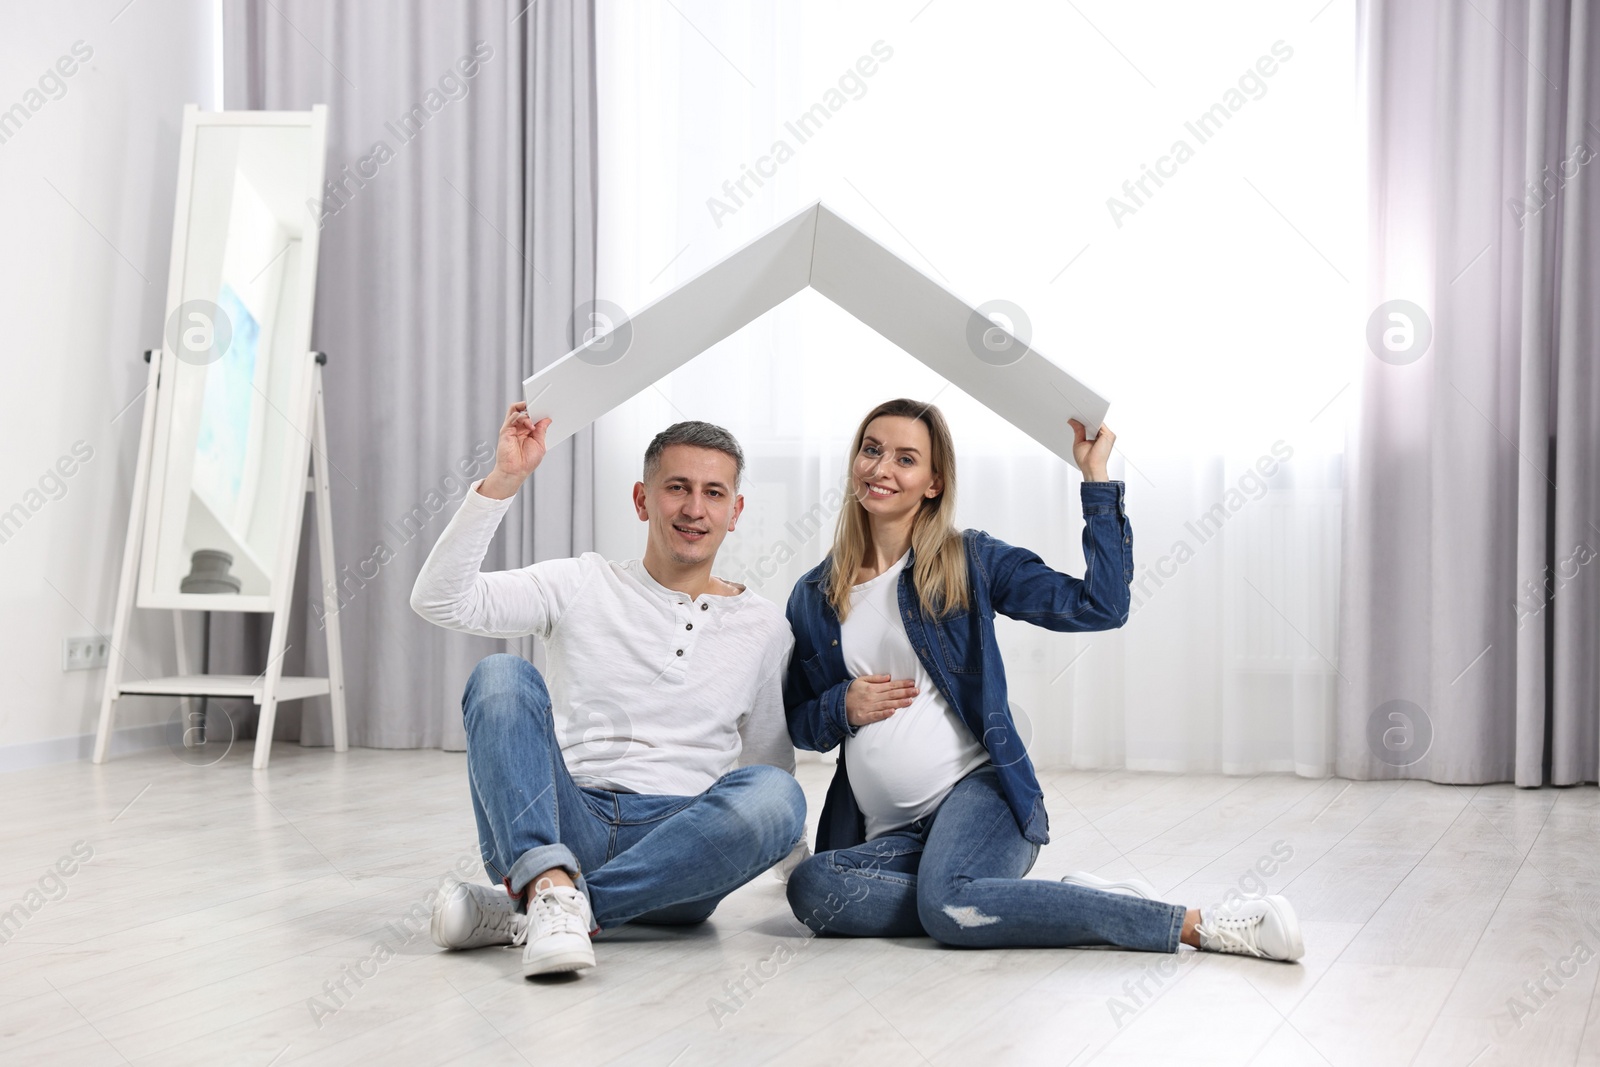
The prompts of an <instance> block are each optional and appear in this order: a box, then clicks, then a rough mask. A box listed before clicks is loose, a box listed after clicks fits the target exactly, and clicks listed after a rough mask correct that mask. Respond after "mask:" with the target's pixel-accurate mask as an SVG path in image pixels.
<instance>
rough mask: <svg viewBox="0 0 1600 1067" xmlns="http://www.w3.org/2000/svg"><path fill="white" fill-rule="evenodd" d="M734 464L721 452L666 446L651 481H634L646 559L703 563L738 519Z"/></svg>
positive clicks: (740, 505)
mask: <svg viewBox="0 0 1600 1067" xmlns="http://www.w3.org/2000/svg"><path fill="white" fill-rule="evenodd" d="M737 474H738V465H737V464H735V463H734V460H733V457H732V456H730V455H728V454H727V453H726V452H719V451H717V450H716V449H714V448H697V447H695V446H694V445H668V446H667V447H666V448H665V449H663V450H662V452H661V461H660V465H659V466H658V467H657V469H656V472H655V477H654V478H653V479H652V480H651V482H649V483H646V482H635V483H634V486H633V504H634V509H635V510H636V511H637V512H638V514H639V518H640V519H643V520H644V521H646V522H648V523H649V524H650V535H649V547H648V549H647V550H646V553H645V555H646V557H647V560H649V559H660V560H662V561H671V562H672V563H674V564H677V565H679V566H688V567H693V566H696V565H699V564H706V565H709V564H710V563H711V562H712V560H714V559H715V558H716V555H717V549H718V548H719V547H720V546H721V545H722V539H723V538H724V537H726V536H727V535H728V534H729V533H730V532H731V531H732V530H733V527H734V523H736V522H738V520H739V513H740V512H742V511H743V510H744V497H742V496H739V495H738V494H737V493H735V492H734V491H733V483H734V478H735V477H736V476H737Z"/></svg>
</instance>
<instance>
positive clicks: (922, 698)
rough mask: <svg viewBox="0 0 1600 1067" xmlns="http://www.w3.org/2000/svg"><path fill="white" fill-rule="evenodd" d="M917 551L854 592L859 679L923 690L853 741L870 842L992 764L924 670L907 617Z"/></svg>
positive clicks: (851, 667) (847, 625) (849, 748)
mask: <svg viewBox="0 0 1600 1067" xmlns="http://www.w3.org/2000/svg"><path fill="white" fill-rule="evenodd" d="M909 555H910V550H907V552H906V554H905V555H903V556H901V557H900V558H899V560H897V561H896V562H895V563H894V564H893V565H892V566H890V567H889V569H888V570H886V571H884V572H883V573H882V574H880V575H878V576H877V577H876V578H873V579H871V580H870V581H867V582H863V583H862V584H860V585H857V586H852V587H851V589H850V615H849V617H848V618H846V619H845V620H844V622H843V623H841V624H840V627H839V646H840V648H841V649H842V650H843V652H844V666H845V670H847V671H849V672H850V675H851V676H852V677H861V676H862V675H868V674H887V675H889V676H890V677H891V678H893V679H894V680H896V681H899V680H901V679H905V678H909V679H911V680H912V681H914V682H916V684H917V690H918V692H917V696H916V697H915V699H914V700H913V701H912V703H911V704H910V706H908V707H904V708H901V709H900V710H899V711H896V712H895V713H894V714H893V715H891V716H889V717H888V718H887V719H882V720H879V721H878V722H874V723H868V724H867V725H866V726H863V727H860V728H859V729H858V730H857V731H856V735H855V736H854V737H846V738H845V742H844V745H845V766H846V768H847V769H848V772H849V775H850V791H851V792H853V793H854V794H855V797H856V805H857V806H858V807H859V808H860V809H861V812H862V814H863V815H865V816H866V817H867V837H868V838H869V839H870V838H874V837H878V836H879V835H881V834H886V833H888V832H889V831H890V830H897V829H899V828H900V827H902V826H909V825H910V824H911V823H914V822H916V821H917V820H918V819H921V818H923V817H925V816H927V815H928V814H930V813H931V812H932V811H933V810H934V809H935V808H937V807H938V806H939V804H940V803H941V802H943V800H944V798H945V796H946V795H947V794H948V793H949V792H950V790H951V788H952V787H954V786H955V784H956V783H957V782H959V781H960V780H961V779H962V778H964V777H966V775H967V774H968V773H970V772H971V771H972V770H973V769H974V768H975V767H979V766H982V765H983V764H984V763H987V762H988V760H989V753H988V752H987V751H986V750H985V749H984V747H983V746H982V745H981V744H979V743H978V740H977V738H975V737H973V736H972V731H971V730H969V729H967V724H966V723H964V722H962V721H961V717H960V716H959V715H957V714H956V712H955V709H954V708H952V707H951V706H950V702H949V701H947V700H946V699H945V698H944V694H943V693H941V692H939V690H938V688H937V687H936V686H935V685H934V684H933V679H932V678H930V677H929V676H928V672H927V671H926V670H925V669H923V666H922V661H921V660H919V659H918V658H917V653H916V650H914V649H913V648H912V647H911V640H910V639H909V638H908V637H906V626H905V622H904V621H902V620H901V618H900V600H899V589H898V587H899V581H900V572H901V571H903V570H905V566H906V559H907V557H908V556H909Z"/></svg>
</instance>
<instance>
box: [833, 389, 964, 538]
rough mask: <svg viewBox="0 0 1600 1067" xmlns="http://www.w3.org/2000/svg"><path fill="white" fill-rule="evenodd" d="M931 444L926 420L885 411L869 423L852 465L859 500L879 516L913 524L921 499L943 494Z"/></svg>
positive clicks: (869, 513)
mask: <svg viewBox="0 0 1600 1067" xmlns="http://www.w3.org/2000/svg"><path fill="white" fill-rule="evenodd" d="M931 456H932V442H931V439H930V438H929V435H928V427H927V426H926V425H924V423H923V422H922V420H921V419H912V418H907V417H905V416H903V415H880V416H878V417H877V418H875V419H873V420H872V421H871V422H869V423H868V424H867V429H866V432H865V433H864V434H863V435H862V438H861V448H860V449H859V450H858V451H857V452H856V458H855V461H854V463H852V465H851V468H850V473H851V478H852V481H853V482H854V485H853V486H852V488H853V489H854V491H855V495H856V499H857V500H859V501H861V506H862V507H863V508H865V509H866V512H867V514H868V515H869V516H871V517H872V518H874V519H884V520H888V521H890V522H908V521H910V519H911V518H912V517H913V516H914V515H915V514H916V512H917V509H918V508H920V507H921V506H922V502H923V501H924V500H927V499H932V498H933V497H936V496H938V495H939V493H940V492H941V491H942V490H943V488H944V483H943V480H942V479H941V478H940V477H939V476H938V475H936V474H935V473H934V472H933V461H932V458H931Z"/></svg>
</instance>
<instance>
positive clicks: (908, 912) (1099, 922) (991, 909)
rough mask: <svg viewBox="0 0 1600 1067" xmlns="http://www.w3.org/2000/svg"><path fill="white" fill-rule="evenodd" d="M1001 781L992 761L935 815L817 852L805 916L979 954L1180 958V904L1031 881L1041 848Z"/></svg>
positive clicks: (798, 904) (799, 884) (839, 928)
mask: <svg viewBox="0 0 1600 1067" xmlns="http://www.w3.org/2000/svg"><path fill="white" fill-rule="evenodd" d="M998 783H999V776H998V775H997V774H996V772H995V769H994V768H993V767H992V766H989V765H988V764H985V765H984V766H982V767H979V768H978V769H977V770H975V771H973V772H972V773H971V774H968V775H967V776H966V777H965V778H963V779H961V781H959V782H957V783H956V786H955V788H954V789H952V790H951V791H950V795H949V796H947V797H945V799H944V802H943V803H942V804H940V805H939V807H938V808H936V809H935V810H934V812H933V814H932V815H930V816H928V817H927V818H926V819H921V820H918V821H917V822H914V823H912V824H911V825H910V826H908V827H905V828H904V829H900V830H894V831H891V832H889V833H887V834H883V835H881V836H879V837H875V838H873V839H872V840H870V841H867V842H865V843H864V844H861V845H857V846H856V847H855V848H844V849H835V850H833V851H829V852H820V853H818V854H817V855H815V856H812V857H811V858H810V859H808V860H806V861H805V862H804V863H802V864H800V866H799V867H797V868H795V870H794V872H793V873H792V874H790V875H789V906H790V907H791V908H793V909H794V914H795V917H796V918H798V919H799V920H800V921H801V922H803V923H805V924H806V925H807V926H808V927H810V928H811V929H812V930H815V931H817V932H818V933H828V934H843V935H846V936H853V937H922V936H925V935H926V936H931V937H933V938H934V939H935V940H938V941H942V942H944V943H945V944H947V945H958V946H963V947H967V948H1028V947H1040V948H1047V947H1066V946H1072V945H1118V946H1121V947H1123V948H1132V949H1144V950H1147V951H1150V952H1176V951H1178V944H1179V935H1180V934H1182V932H1183V915H1184V911H1185V909H1184V908H1183V907H1181V906H1179V905H1177V904H1161V903H1158V902H1156V901H1153V900H1144V899H1141V898H1139V897H1129V896H1121V895H1118V894H1115V893H1107V892H1103V891H1101V890H1098V889H1087V888H1085V887H1083V886H1076V885H1068V884H1066V883H1064V882H1058V881H1053V880H1048V881H1047V880H1045V879H1042V878H1024V877H1023V875H1025V874H1027V873H1028V871H1029V870H1030V869H1032V867H1033V862H1034V860H1036V859H1038V857H1039V846H1038V845H1036V844H1033V843H1032V842H1030V841H1028V840H1027V839H1026V838H1024V837H1023V836H1022V833H1021V831H1020V830H1019V829H1018V828H1017V820H1016V818H1015V817H1014V816H1013V815H1012V814H1011V809H1010V807H1008V806H1007V805H1006V801H1005V797H1004V795H1003V794H1001V792H1000V787H999V784H998Z"/></svg>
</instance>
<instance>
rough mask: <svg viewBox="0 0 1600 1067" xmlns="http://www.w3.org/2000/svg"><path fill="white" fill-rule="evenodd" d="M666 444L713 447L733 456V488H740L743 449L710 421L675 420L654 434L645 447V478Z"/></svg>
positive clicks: (653, 472)
mask: <svg viewBox="0 0 1600 1067" xmlns="http://www.w3.org/2000/svg"><path fill="white" fill-rule="evenodd" d="M668 445H693V446H694V447H695V448H710V449H715V450H716V451H718V452H721V453H723V454H725V455H728V456H731V457H732V458H733V491H734V492H735V493H737V492H738V491H739V480H740V479H741V478H743V477H744V450H743V449H741V448H740V447H739V442H738V441H737V440H736V439H735V438H734V436H733V434H731V433H729V432H728V431H727V430H724V429H723V428H722V427H721V426H714V425H712V424H711V423H709V422H699V421H690V422H675V423H673V424H672V425H671V426H668V427H667V428H666V429H665V430H662V431H661V432H660V433H658V434H656V435H655V438H654V439H653V440H651V442H650V447H649V448H647V449H645V450H644V480H645V481H646V482H649V481H651V480H652V479H654V478H655V476H656V471H657V469H658V468H659V467H660V466H661V453H662V452H664V451H666V448H667V446H668Z"/></svg>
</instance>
